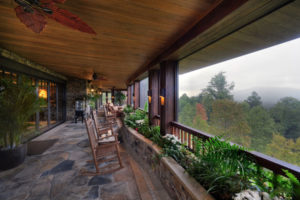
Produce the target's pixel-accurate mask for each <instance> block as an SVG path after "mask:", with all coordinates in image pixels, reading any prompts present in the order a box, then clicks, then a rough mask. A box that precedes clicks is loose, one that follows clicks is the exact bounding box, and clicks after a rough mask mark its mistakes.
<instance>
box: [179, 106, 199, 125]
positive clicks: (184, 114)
mask: <svg viewBox="0 0 300 200" xmlns="http://www.w3.org/2000/svg"><path fill="white" fill-rule="evenodd" d="M195 115H196V109H195V107H194V106H192V104H190V103H186V104H185V105H184V106H183V108H182V109H181V110H180V113H179V115H178V120H179V122H180V123H182V124H184V125H187V126H191V127H192V126H193V119H194V117H195Z"/></svg>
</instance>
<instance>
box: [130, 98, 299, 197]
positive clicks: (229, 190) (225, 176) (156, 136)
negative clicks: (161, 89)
mask: <svg viewBox="0 0 300 200" xmlns="http://www.w3.org/2000/svg"><path fill="white" fill-rule="evenodd" d="M189 102H192V104H194V105H195V106H196V109H195V113H196V114H195V116H194V118H193V120H192V121H193V123H195V122H196V123H199V124H201V125H202V127H201V128H203V127H204V126H205V127H206V128H207V129H208V130H209V131H210V132H211V131H213V130H214V129H213V128H212V127H211V126H210V125H209V124H208V123H207V119H208V118H207V116H206V115H205V111H206V110H205V108H204V107H203V106H202V104H197V103H193V102H195V101H194V100H189ZM215 102H230V104H235V106H236V107H237V108H236V109H232V108H231V107H230V106H229V107H226V106H225V109H223V110H222V109H220V108H218V109H219V112H220V113H219V114H220V119H221V122H222V120H224V118H225V119H227V118H229V119H231V118H234V117H237V118H238V119H236V122H238V120H240V119H244V121H245V123H247V122H248V121H249V124H250V126H251V127H256V128H257V129H256V130H257V131H258V130H259V131H260V133H264V131H268V130H269V129H270V127H268V126H267V127H266V130H265V129H263V128H262V127H263V126H264V124H267V123H272V122H270V120H271V119H270V115H268V113H266V111H265V110H264V109H263V108H262V107H260V106H256V107H253V108H252V109H253V111H252V112H253V113H260V114H261V117H259V118H258V120H262V121H263V124H260V123H258V122H257V121H255V119H253V118H254V117H255V115H252V112H251V110H252V109H251V108H250V106H249V105H248V103H246V102H244V103H241V104H238V103H236V102H233V101H231V100H216V101H215ZM221 105H223V104H222V103H221ZM225 105H226V103H225ZM247 105H248V106H247ZM227 108H228V109H227ZM261 109H263V110H261ZM220 110H221V111H220ZM222 112H223V114H224V115H223V116H222V115H221V114H222ZM243 112H247V113H248V112H250V113H248V114H249V115H246V114H245V113H243ZM211 117H212V119H213V118H214V117H215V116H214V114H213V115H212V116H211ZM139 120H142V122H139ZM247 120H248V121H247ZM233 121H234V120H233ZM125 123H126V124H127V125H128V126H130V127H132V128H135V129H136V130H137V131H138V132H139V133H141V134H143V135H144V136H145V137H147V138H149V139H150V140H152V141H153V143H155V144H157V145H158V146H160V147H161V148H162V149H163V151H162V154H161V155H160V156H170V157H172V158H173V159H174V160H176V161H177V163H179V164H180V165H181V166H182V167H183V168H184V169H185V170H186V171H187V172H188V173H189V174H190V175H191V176H193V177H194V178H195V179H196V180H197V181H198V182H199V183H201V184H202V185H203V186H204V187H205V188H206V189H207V190H208V192H209V193H211V194H212V195H213V196H215V197H216V199H224V200H225V199H226V200H229V199H231V197H232V196H233V195H234V194H236V193H239V192H241V191H242V190H245V189H254V190H258V191H263V192H268V193H269V194H271V196H272V197H275V196H277V197H284V198H285V199H287V200H291V199H292V195H293V194H294V190H295V189H294V188H293V185H292V181H291V180H290V178H286V177H283V176H279V175H274V173H273V172H272V171H270V170H266V169H264V168H262V167H259V166H258V165H257V164H256V163H255V162H254V161H253V159H252V158H251V157H249V156H248V155H247V154H246V153H244V150H245V149H244V148H243V147H240V146H237V145H232V144H230V143H229V142H228V141H223V140H222V138H221V137H219V136H217V137H214V138H211V139H209V140H206V141H203V140H200V139H196V138H193V144H194V152H193V153H192V152H191V151H189V149H187V148H186V146H185V145H184V144H180V143H179V142H177V141H176V140H172V139H167V138H165V137H162V136H161V134H160V127H159V126H153V127H151V126H149V119H148V116H147V113H146V112H145V111H143V110H136V111H135V112H130V114H126V117H125ZM224 124H226V125H227V126H228V127H230V126H232V120H231V121H229V122H228V123H224ZM224 126H225V125H224ZM271 130H272V131H273V130H274V124H273V126H271ZM272 131H271V132H272ZM267 133H269V132H267ZM281 137H282V136H281ZM299 142H300V140H299ZM299 144H300V143H299ZM299 146H300V145H299ZM284 148H285V146H284ZM212 169H213V170H212Z"/></svg>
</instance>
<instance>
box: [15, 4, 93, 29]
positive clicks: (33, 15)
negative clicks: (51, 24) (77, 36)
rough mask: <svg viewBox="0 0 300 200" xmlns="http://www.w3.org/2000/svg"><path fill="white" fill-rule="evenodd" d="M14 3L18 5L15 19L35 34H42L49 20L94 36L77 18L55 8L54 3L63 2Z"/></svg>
mask: <svg viewBox="0 0 300 200" xmlns="http://www.w3.org/2000/svg"><path fill="white" fill-rule="evenodd" d="M15 2H16V3H17V4H19V6H17V7H16V8H15V11H16V15H17V17H18V18H19V19H20V21H21V22H22V23H23V24H25V25H26V26H27V27H28V28H30V29H31V30H32V31H33V32H35V33H40V32H42V31H43V29H44V28H45V26H46V24H47V21H46V18H50V19H53V20H55V21H57V22H59V23H61V24H63V25H65V26H68V27H70V28H73V29H76V30H79V31H81V32H85V33H90V34H96V32H95V31H94V30H93V29H92V28H91V27H90V26H88V25H87V24H86V23H85V22H84V21H82V20H81V19H80V18H79V17H78V16H76V15H74V14H72V13H71V12H69V11H68V10H64V9H61V8H59V7H57V6H56V3H64V2H65V0H15Z"/></svg>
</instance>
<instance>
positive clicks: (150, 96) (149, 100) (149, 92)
mask: <svg viewBox="0 0 300 200" xmlns="http://www.w3.org/2000/svg"><path fill="white" fill-rule="evenodd" d="M151 98H152V90H148V103H149V104H151V100H152V99H151Z"/></svg>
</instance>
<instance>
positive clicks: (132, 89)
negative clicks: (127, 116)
mask: <svg viewBox="0 0 300 200" xmlns="http://www.w3.org/2000/svg"><path fill="white" fill-rule="evenodd" d="M133 93H134V86H133V85H132V86H131V97H130V101H131V106H134V105H133Z"/></svg>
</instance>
